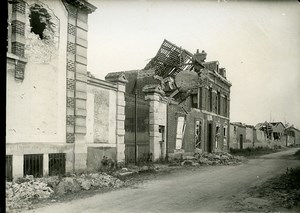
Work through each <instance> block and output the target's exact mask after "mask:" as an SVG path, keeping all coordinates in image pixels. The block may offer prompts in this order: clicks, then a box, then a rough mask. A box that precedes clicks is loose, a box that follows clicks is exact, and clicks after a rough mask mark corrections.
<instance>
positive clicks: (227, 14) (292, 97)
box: [88, 0, 300, 128]
mask: <svg viewBox="0 0 300 213" xmlns="http://www.w3.org/2000/svg"><path fill="white" fill-rule="evenodd" d="M89 2H91V3H92V4H94V5H95V6H97V7H98V9H97V10H96V12H94V13H92V14H91V15H90V16H89V34H88V39H89V46H88V70H89V71H90V72H92V73H93V74H94V75H95V76H96V77H99V78H101V79H104V77H105V75H106V74H107V73H108V72H114V71H124V70H132V69H142V68H143V67H144V66H145V65H146V63H147V62H148V61H149V59H151V58H152V57H154V56H155V54H156V52H157V51H158V49H159V47H160V45H161V43H162V42H163V40H164V39H167V40H169V41H170V42H172V43H175V44H176V45H178V46H181V47H182V48H184V49H187V50H188V51H190V52H192V53H195V52H196V50H197V49H199V50H200V51H201V50H205V51H206V52H207V54H208V55H207V61H210V60H218V61H219V62H220V66H221V67H225V68H226V70H227V79H228V80H229V81H231V82H232V84H233V86H232V87H231V95H230V96H231V105H230V107H231V110H230V113H231V115H230V119H231V121H232V122H234V121H240V122H244V123H247V124H252V125H256V124H257V123H258V122H264V121H270V120H271V121H282V122H283V123H284V122H289V123H290V124H294V125H295V126H296V127H298V128H300V60H299V59H300V24H299V23H300V3H299V2H298V1H296V0H295V1H290V2H285V1H283V2H280V1H279V2H276V1H273V2H272V1H265V2H259V1H248V2H247V1H243V2H236V1H229V0H227V1H225V2H224V1H220V2H218V1H172V2H171V1H101V0H89Z"/></svg>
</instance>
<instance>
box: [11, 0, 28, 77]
mask: <svg viewBox="0 0 300 213" xmlns="http://www.w3.org/2000/svg"><path fill="white" fill-rule="evenodd" d="M8 9H9V10H10V11H11V12H12V15H11V16H10V17H9V20H8V22H9V27H8V33H10V35H9V36H8V37H9V39H8V40H9V44H8V52H9V53H12V54H14V55H15V56H17V57H18V59H16V58H12V59H15V79H16V80H21V81H22V80H24V78H25V65H26V63H27V61H26V59H25V58H24V57H25V43H26V40H25V23H26V17H25V11H26V3H25V1H23V0H20V1H19V2H18V3H17V4H15V3H14V4H12V5H9V7H8Z"/></svg>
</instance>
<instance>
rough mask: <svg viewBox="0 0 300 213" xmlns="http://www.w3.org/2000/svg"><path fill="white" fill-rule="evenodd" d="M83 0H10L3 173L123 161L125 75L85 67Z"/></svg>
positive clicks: (35, 172)
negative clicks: (98, 75) (102, 77)
mask: <svg viewBox="0 0 300 213" xmlns="http://www.w3.org/2000/svg"><path fill="white" fill-rule="evenodd" d="M95 10H96V7H95V6H93V5H92V4H90V3H89V2H88V1H86V0H26V1H24V0H17V1H9V2H8V36H7V37H8V45H7V79H6V80H7V91H6V93H7V98H6V102H7V107H6V115H7V116H6V117H7V119H6V176H7V177H8V179H11V178H12V177H19V176H24V175H34V176H35V177H38V176H43V175H48V174H49V175H53V174H64V173H66V172H74V171H80V170H85V169H87V168H88V169H97V168H98V167H99V165H100V164H101V160H102V158H103V156H104V155H106V156H108V157H109V158H112V159H113V160H116V161H124V159H125V155H124V149H125V145H124V134H125V130H124V120H125V115H124V111H125V110H124V107H125V101H124V93H125V85H126V82H127V80H126V78H125V76H123V75H114V76H111V77H110V78H108V79H107V81H104V80H100V79H97V78H95V77H94V76H92V75H91V74H89V73H88V72H87V44H88V41H87V31H88V14H90V13H92V12H94V11H95Z"/></svg>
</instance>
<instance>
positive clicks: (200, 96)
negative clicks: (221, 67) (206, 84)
mask: <svg viewBox="0 0 300 213" xmlns="http://www.w3.org/2000/svg"><path fill="white" fill-rule="evenodd" d="M199 101H200V103H199V108H200V109H202V87H200V88H199Z"/></svg>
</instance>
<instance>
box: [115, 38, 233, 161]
mask: <svg viewBox="0 0 300 213" xmlns="http://www.w3.org/2000/svg"><path fill="white" fill-rule="evenodd" d="M206 56H207V54H206V52H204V51H202V52H199V51H198V50H197V52H196V53H195V54H192V53H190V52H189V51H187V50H185V49H182V48H180V47H178V46H176V45H175V44H172V43H171V42H169V41H167V40H164V41H163V43H162V45H161V47H160V48H159V50H158V52H157V54H156V56H155V57H154V58H152V59H151V61H150V62H149V63H148V64H147V65H146V66H145V68H144V69H142V70H133V71H123V72H117V73H122V74H125V76H126V78H127V80H128V83H127V86H126V92H125V102H126V105H125V116H126V119H125V147H126V148H125V153H126V159H127V161H132V160H133V159H134V158H135V153H136V155H137V158H138V159H141V158H147V156H148V157H149V156H150V159H151V160H157V159H160V158H165V157H166V156H167V157H174V156H175V155H178V154H179V155H182V154H186V153H191V152H194V151H198V152H216V151H227V150H228V149H229V115H230V114H229V112H230V87H231V83H230V82H229V81H228V80H227V78H226V70H225V68H222V67H220V66H219V62H218V61H209V62H206V61H205V60H206ZM135 103H136V105H135ZM135 106H136V107H135ZM135 144H136V145H135Z"/></svg>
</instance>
